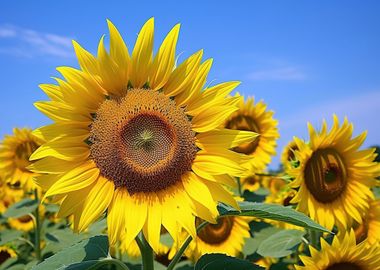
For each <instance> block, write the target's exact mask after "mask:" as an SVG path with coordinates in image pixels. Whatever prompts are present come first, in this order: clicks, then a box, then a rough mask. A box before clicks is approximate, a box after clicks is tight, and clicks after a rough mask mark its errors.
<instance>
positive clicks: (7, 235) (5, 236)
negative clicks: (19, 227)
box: [0, 230, 22, 246]
mask: <svg viewBox="0 0 380 270" xmlns="http://www.w3.org/2000/svg"><path fill="white" fill-rule="evenodd" d="M21 235H22V232H20V231H15V230H2V231H1V233H0V246H3V245H5V244H8V243H9V242H12V241H14V240H16V239H18V238H19V237H20V236H21Z"/></svg>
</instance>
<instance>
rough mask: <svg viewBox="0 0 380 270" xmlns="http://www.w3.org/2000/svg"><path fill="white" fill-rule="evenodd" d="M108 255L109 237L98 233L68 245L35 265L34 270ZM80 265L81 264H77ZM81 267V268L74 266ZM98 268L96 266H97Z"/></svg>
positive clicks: (45, 269)
mask: <svg viewBox="0 0 380 270" xmlns="http://www.w3.org/2000/svg"><path fill="white" fill-rule="evenodd" d="M107 256H108V238H107V236H105V235H98V236H94V237H91V238H89V239H86V240H82V241H80V242H79V243H77V244H75V245H72V246H69V247H66V248H64V249H63V250H62V251H60V252H58V253H57V254H55V255H53V256H51V257H49V258H47V259H46V260H45V261H43V262H41V263H40V264H38V265H36V266H35V267H33V268H32V269H33V270H48V269H62V268H65V267H68V266H69V265H72V264H78V263H81V262H83V261H97V260H100V259H102V258H107ZM77 266H78V267H79V265H77ZM74 269H81V268H74ZM95 269H96V268H95Z"/></svg>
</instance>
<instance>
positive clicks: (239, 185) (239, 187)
mask: <svg viewBox="0 0 380 270" xmlns="http://www.w3.org/2000/svg"><path fill="white" fill-rule="evenodd" d="M236 181H237V186H238V191H239V196H242V195H243V194H242V191H241V181H240V177H236Z"/></svg>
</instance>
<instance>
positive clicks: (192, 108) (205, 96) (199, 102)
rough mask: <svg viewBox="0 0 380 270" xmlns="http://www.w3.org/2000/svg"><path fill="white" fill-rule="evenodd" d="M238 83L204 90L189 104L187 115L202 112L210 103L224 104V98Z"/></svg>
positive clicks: (226, 83) (227, 83) (219, 85)
mask: <svg viewBox="0 0 380 270" xmlns="http://www.w3.org/2000/svg"><path fill="white" fill-rule="evenodd" d="M239 84H240V82H234V81H232V82H225V83H221V84H218V85H215V86H212V87H210V88H207V89H205V90H204V91H203V92H202V94H201V95H200V96H199V98H196V99H194V102H192V103H189V104H188V106H187V113H188V114H190V115H195V114H197V113H198V112H199V111H202V110H204V109H205V108H208V107H209V106H210V103H219V102H220V101H222V102H225V99H226V96H227V95H229V94H230V93H231V92H232V90H234V89H235V88H236V87H237V86H238V85H239Z"/></svg>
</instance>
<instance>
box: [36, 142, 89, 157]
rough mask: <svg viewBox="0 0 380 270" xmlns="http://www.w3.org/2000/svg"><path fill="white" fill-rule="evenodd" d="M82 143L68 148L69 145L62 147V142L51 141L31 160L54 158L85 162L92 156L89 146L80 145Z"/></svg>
mask: <svg viewBox="0 0 380 270" xmlns="http://www.w3.org/2000/svg"><path fill="white" fill-rule="evenodd" d="M80 143H81V142H77V143H76V144H75V146H73V147H68V146H67V145H62V141H58V142H57V141H51V142H48V143H45V144H43V145H41V146H40V147H39V148H38V149H37V150H36V151H34V152H33V154H32V155H31V156H30V158H29V159H30V160H37V159H40V158H44V157H48V156H52V157H56V158H58V159H63V160H67V161H74V160H76V161H79V160H85V159H87V158H88V156H89V155H90V151H89V148H88V146H86V145H84V144H83V146H81V145H80Z"/></svg>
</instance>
